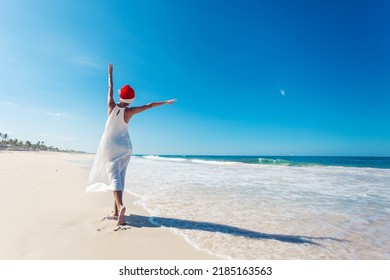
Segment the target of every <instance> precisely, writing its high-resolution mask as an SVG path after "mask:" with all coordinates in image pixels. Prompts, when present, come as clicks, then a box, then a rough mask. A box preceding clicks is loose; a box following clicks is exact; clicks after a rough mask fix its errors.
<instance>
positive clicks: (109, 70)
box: [108, 63, 112, 75]
mask: <svg viewBox="0 0 390 280" xmlns="http://www.w3.org/2000/svg"><path fill="white" fill-rule="evenodd" d="M108 75H112V64H111V63H109V64H108Z"/></svg>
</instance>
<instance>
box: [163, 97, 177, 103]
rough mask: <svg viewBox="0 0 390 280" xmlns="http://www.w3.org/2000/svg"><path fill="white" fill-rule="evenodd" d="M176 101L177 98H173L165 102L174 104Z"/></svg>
mask: <svg viewBox="0 0 390 280" xmlns="http://www.w3.org/2000/svg"><path fill="white" fill-rule="evenodd" d="M175 102H176V98H173V99H170V100H167V101H165V104H169V105H172V104H173V103H175Z"/></svg>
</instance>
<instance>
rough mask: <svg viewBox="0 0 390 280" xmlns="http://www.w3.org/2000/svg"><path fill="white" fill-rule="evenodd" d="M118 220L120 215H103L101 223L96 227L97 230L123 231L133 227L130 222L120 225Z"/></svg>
mask: <svg viewBox="0 0 390 280" xmlns="http://www.w3.org/2000/svg"><path fill="white" fill-rule="evenodd" d="M117 221H118V216H112V215H108V216H106V217H103V218H102V219H101V220H100V222H99V224H100V225H99V227H98V228H97V229H96V231H99V232H108V231H121V230H128V229H131V227H130V226H129V225H128V224H124V225H118V224H117ZM124 222H126V221H124Z"/></svg>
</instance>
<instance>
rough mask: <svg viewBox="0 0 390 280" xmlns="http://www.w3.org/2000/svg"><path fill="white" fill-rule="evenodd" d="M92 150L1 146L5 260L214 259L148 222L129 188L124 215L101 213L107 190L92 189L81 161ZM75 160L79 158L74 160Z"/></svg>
mask: <svg viewBox="0 0 390 280" xmlns="http://www.w3.org/2000/svg"><path fill="white" fill-rule="evenodd" d="M93 157H94V155H93V154H92V155H91V154H78V153H61V152H45V151H39V152H25V151H2V152H1V153H0V178H1V181H2V184H1V186H0V191H1V193H2V196H1V197H0V205H1V207H2V212H3V213H5V215H4V216H3V218H2V222H1V224H2V231H1V233H0V247H1V248H2V250H1V252H0V259H3V260H7V259H8V260H36V259H39V260H72V259H73V260H74V259H88V260H120V259H134V260H154V259H155V260H157V259H158V260H175V259H181V260H209V259H210V260H212V259H218V258H217V257H215V256H212V255H210V254H208V253H206V252H204V251H200V250H198V249H196V248H194V247H193V246H191V245H190V244H189V243H188V242H187V241H185V240H184V239H183V238H182V237H180V236H179V235H177V234H175V233H173V232H170V231H169V230H167V229H164V228H161V227H156V226H154V225H153V224H151V223H150V222H149V216H150V215H149V214H148V213H147V211H146V210H144V209H143V208H142V206H140V205H135V204H134V202H135V201H136V200H138V198H136V197H135V196H133V195H131V194H129V193H127V192H125V194H124V202H125V205H126V208H127V211H126V222H127V223H128V224H129V226H125V227H121V228H120V229H119V230H117V231H114V229H116V228H117V227H116V221H114V220H110V219H103V218H104V217H105V216H107V214H108V213H110V211H111V208H112V204H113V199H112V194H109V193H88V194H87V193H86V192H85V185H86V181H87V178H88V172H89V170H88V169H86V168H85V166H83V165H82V164H80V163H77V161H88V160H92V159H93ZM75 161H76V162H75ZM11 209H15V211H11Z"/></svg>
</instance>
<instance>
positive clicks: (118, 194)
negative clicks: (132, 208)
mask: <svg viewBox="0 0 390 280" xmlns="http://www.w3.org/2000/svg"><path fill="white" fill-rule="evenodd" d="M122 196H123V192H122V191H114V198H115V205H116V209H117V210H118V223H117V225H118V226H123V225H126V221H125V212H126V207H124V206H123V202H122Z"/></svg>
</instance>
